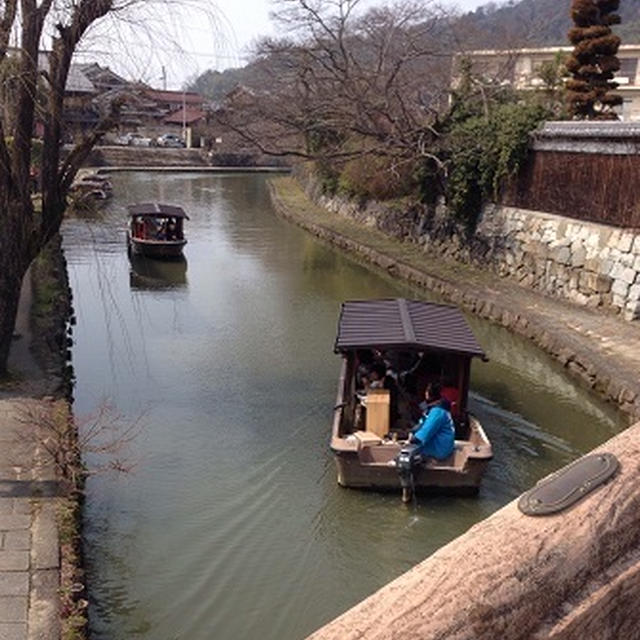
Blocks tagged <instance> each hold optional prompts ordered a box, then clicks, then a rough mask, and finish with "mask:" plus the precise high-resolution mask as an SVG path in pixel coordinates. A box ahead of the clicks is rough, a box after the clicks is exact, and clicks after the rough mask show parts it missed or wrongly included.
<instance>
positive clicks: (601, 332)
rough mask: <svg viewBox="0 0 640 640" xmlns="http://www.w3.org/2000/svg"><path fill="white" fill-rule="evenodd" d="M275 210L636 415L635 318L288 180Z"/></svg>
mask: <svg viewBox="0 0 640 640" xmlns="http://www.w3.org/2000/svg"><path fill="white" fill-rule="evenodd" d="M270 185H271V191H272V199H273V202H274V205H275V206H276V209H277V211H278V212H279V213H280V214H281V215H283V216H284V217H286V218H288V219H290V220H292V221H293V222H295V223H297V224H299V225H300V226H302V227H304V228H305V229H307V230H308V231H310V232H311V233H313V234H314V235H316V236H318V237H319V238H322V239H324V240H326V241H328V242H330V243H331V244H333V245H336V246H338V247H340V248H342V249H344V250H346V251H348V252H350V253H352V254H354V255H356V256H357V257H359V258H360V259H362V260H364V261H366V262H368V263H370V264H373V265H375V266H377V267H379V268H382V269H384V270H386V271H388V272H389V273H392V274H394V275H396V276H398V277H400V278H402V279H405V280H407V281H409V282H412V283H414V284H417V285H419V286H422V287H424V288H425V289H428V290H430V291H433V292H435V293H438V294H440V295H442V296H443V297H444V298H445V299H446V300H447V301H450V302H452V303H454V304H456V305H459V306H461V307H464V308H466V309H468V310H469V311H471V312H473V313H475V314H476V315H479V316H481V317H484V318H487V319H489V320H492V321H494V322H496V323H498V324H501V325H503V326H505V327H507V328H508V329H510V330H511V331H513V332H515V333H519V334H522V335H524V336H526V337H528V338H530V339H531V340H533V341H534V342H535V343H537V344H538V345H539V346H540V347H541V348H542V349H544V350H545V351H547V352H548V353H550V354H551V355H552V356H553V357H555V358H557V359H558V360H559V361H560V362H561V363H562V364H563V365H564V366H565V367H566V368H567V369H568V370H569V372H570V373H571V374H573V375H575V376H576V377H578V378H580V379H581V380H582V381H583V382H584V383H585V384H586V385H588V386H589V387H592V388H594V389H595V390H596V391H597V392H599V393H600V394H601V395H602V396H604V397H605V398H607V399H609V400H611V401H612V402H615V403H616V404H617V405H618V406H620V408H621V409H622V410H623V411H624V412H625V413H627V414H628V415H629V416H630V419H638V418H640V376H638V371H640V321H636V322H627V321H625V320H624V319H623V318H621V317H620V316H615V315H609V314H606V313H604V312H602V311H598V310H593V309H588V308H586V307H579V306H577V305H573V304H570V303H568V302H564V301H563V300H560V299H557V298H551V297H549V296H546V295H543V294H541V293H537V292H535V291H532V290H531V289H525V288H523V287H521V286H519V285H518V284H517V283H516V282H514V281H512V280H509V279H507V278H501V277H499V276H497V275H496V274H495V273H492V272H489V271H480V270H478V269H474V268H473V267H470V266H468V265H463V264H459V263H454V262H448V261H446V260H444V259H442V258H441V257H438V256H430V255H428V254H427V253H426V252H425V251H424V250H423V249H422V248H421V247H420V246H418V245H416V244H412V243H406V242H401V241H399V240H395V239H393V238H390V237H389V236H387V235H385V234H383V233H382V232H380V231H378V230H376V229H373V228H370V227H366V226H363V225H362V224H360V223H357V222H355V221H353V220H351V219H349V218H346V217H344V216H339V215H337V214H334V213H331V212H329V211H327V210H326V209H323V208H321V207H319V206H317V205H315V204H314V203H312V202H311V201H310V200H309V199H308V198H307V196H306V195H305V194H304V192H303V191H302V189H301V188H300V187H299V185H298V183H297V182H295V180H294V179H293V178H290V177H281V178H274V179H272V180H271V182H270Z"/></svg>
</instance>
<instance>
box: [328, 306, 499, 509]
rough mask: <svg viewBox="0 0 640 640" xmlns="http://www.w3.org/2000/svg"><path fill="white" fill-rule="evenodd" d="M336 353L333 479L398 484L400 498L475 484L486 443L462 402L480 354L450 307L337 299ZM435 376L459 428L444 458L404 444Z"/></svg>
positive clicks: (369, 485)
mask: <svg viewBox="0 0 640 640" xmlns="http://www.w3.org/2000/svg"><path fill="white" fill-rule="evenodd" d="M334 351H335V352H336V353H338V354H340V355H341V356H342V367H341V372H340V381H339V384H338V397H337V401H336V406H335V410H334V411H335V414H334V419H333V428H332V434H331V450H332V452H333V454H334V457H335V461H336V465H337V470H338V483H339V484H340V485H342V486H344V487H354V488H361V489H388V490H394V489H395V490H400V489H402V490H403V499H405V500H407V499H408V498H409V496H410V495H411V494H412V493H413V491H414V490H416V491H419V490H436V491H451V492H457V493H475V492H477V491H478V489H479V486H480V482H481V479H482V475H483V473H484V471H485V469H486V467H487V464H488V462H489V460H490V459H491V458H492V450H491V444H490V442H489V439H488V438H487V436H486V434H485V432H484V430H483V429H482V426H481V425H480V423H479V421H478V420H477V419H476V418H475V417H474V416H472V415H471V414H470V413H469V411H468V409H467V400H468V394H469V375H470V368H471V360H472V359H473V358H480V359H482V360H486V356H485V354H484V351H483V350H482V348H481V347H480V345H479V344H478V342H477V341H476V339H475V337H474V335H473V333H472V331H471V329H470V328H469V326H468V324H467V322H466V320H465V319H464V317H463V315H462V313H461V312H460V311H459V310H458V309H457V308H456V307H452V306H449V305H443V304H435V303H431V302H422V301H415V300H405V299H386V300H359V301H348V302H344V303H343V304H342V310H341V313H340V320H339V323H338V334H337V337H336V342H335V348H334ZM375 371H378V375H376V374H375V373H374V372H375ZM380 372H382V377H383V379H382V380H380V377H381V376H380ZM372 379H374V380H377V381H378V383H377V385H376V384H372V383H371V380H372ZM434 382H437V383H439V384H440V385H441V388H442V397H443V398H445V399H446V401H447V405H448V406H449V408H450V412H451V416H452V418H453V422H454V425H455V432H456V433H455V445H454V451H453V454H452V455H451V456H449V457H448V458H447V459H445V460H436V459H435V458H428V457H427V458H422V457H421V456H414V455H412V448H414V449H415V447H412V445H410V444H409V434H410V430H411V428H412V427H413V426H414V425H415V423H416V421H417V419H418V418H419V417H420V415H421V413H422V410H423V409H424V406H421V401H423V399H424V392H425V388H426V387H427V385H428V384H430V383H434ZM374 387H377V388H374Z"/></svg>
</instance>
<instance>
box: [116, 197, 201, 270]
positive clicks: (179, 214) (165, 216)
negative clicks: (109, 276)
mask: <svg viewBox="0 0 640 640" xmlns="http://www.w3.org/2000/svg"><path fill="white" fill-rule="evenodd" d="M127 209H128V211H129V229H128V231H127V248H128V250H129V251H130V253H131V254H133V255H142V256H146V257H147V258H161V259H175V258H177V257H178V256H181V255H182V249H183V248H184V245H185V244H187V241H186V240H185V237H184V221H185V220H188V219H189V216H187V214H186V213H185V212H184V209H183V208H182V207H178V206H176V205H171V204H160V203H157V202H144V203H141V204H131V205H129V206H128V207H127Z"/></svg>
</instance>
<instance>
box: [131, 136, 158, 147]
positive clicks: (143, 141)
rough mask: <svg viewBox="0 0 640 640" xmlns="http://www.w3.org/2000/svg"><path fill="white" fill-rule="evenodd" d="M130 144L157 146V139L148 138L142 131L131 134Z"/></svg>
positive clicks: (135, 145)
mask: <svg viewBox="0 0 640 640" xmlns="http://www.w3.org/2000/svg"><path fill="white" fill-rule="evenodd" d="M129 146H131V147H155V146H156V141H155V140H154V139H153V138H147V137H146V136H143V135H142V134H141V133H130V134H129Z"/></svg>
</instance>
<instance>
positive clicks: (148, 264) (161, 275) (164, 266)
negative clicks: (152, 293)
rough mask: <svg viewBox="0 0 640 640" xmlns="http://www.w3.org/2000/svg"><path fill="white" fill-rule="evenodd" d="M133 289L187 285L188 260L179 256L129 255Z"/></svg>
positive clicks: (130, 281)
mask: <svg viewBox="0 0 640 640" xmlns="http://www.w3.org/2000/svg"><path fill="white" fill-rule="evenodd" d="M129 261H130V262H131V271H130V272H129V284H130V286H131V288H132V289H180V288H183V287H186V285H187V260H186V258H185V257H184V256H179V257H177V258H174V259H173V260H153V259H149V258H145V257H144V256H137V255H133V254H131V255H129Z"/></svg>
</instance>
